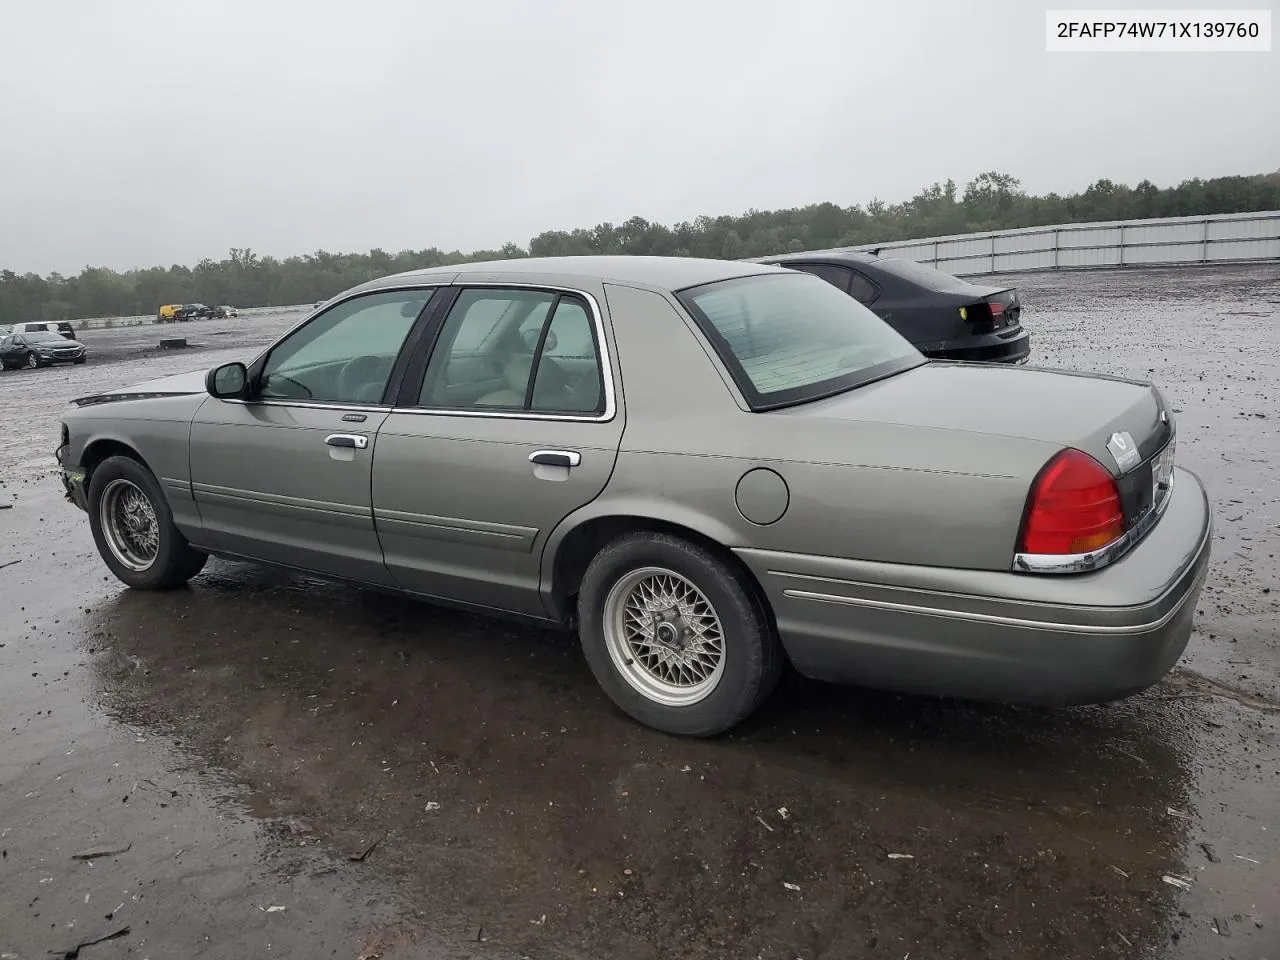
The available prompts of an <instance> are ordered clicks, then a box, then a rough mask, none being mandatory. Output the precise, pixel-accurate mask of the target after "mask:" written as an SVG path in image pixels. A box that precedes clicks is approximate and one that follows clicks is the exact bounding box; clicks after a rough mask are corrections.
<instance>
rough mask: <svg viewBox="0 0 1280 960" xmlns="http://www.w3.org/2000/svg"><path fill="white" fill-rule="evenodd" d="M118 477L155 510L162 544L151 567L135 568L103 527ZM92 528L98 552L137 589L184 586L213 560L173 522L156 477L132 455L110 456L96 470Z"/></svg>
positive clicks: (92, 482) (91, 483)
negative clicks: (106, 500) (107, 495)
mask: <svg viewBox="0 0 1280 960" xmlns="http://www.w3.org/2000/svg"><path fill="white" fill-rule="evenodd" d="M117 480H123V481H127V482H128V483H130V484H132V485H133V486H134V487H136V488H137V489H138V490H139V491H141V492H142V494H143V496H145V497H146V499H147V501H148V503H150V505H151V509H152V511H154V513H155V519H156V526H157V527H158V534H159V536H158V540H159V543H158V545H157V548H156V551H155V557H154V559H153V560H152V561H151V564H150V566H148V567H147V568H146V569H143V570H135V569H133V568H131V567H129V566H127V565H126V564H124V563H122V562H121V561H120V559H119V558H117V557H116V555H115V553H114V552H113V551H112V549H111V546H110V545H109V543H108V540H107V537H108V534H107V532H106V531H105V530H104V529H103V519H102V498H103V494H104V492H105V491H106V490H107V488H108V487H110V486H111V485H112V483H113V482H114V481H117ZM89 527H90V529H91V530H92V531H93V542H94V543H95V544H97V547H98V553H99V554H100V555H101V556H102V559H103V560H104V561H105V562H106V564H107V566H108V567H110V568H111V572H112V573H114V574H115V575H116V577H117V579H119V580H120V581H121V582H122V583H125V584H127V585H128V586H130V587H133V588H134V589H136V590H168V589H171V588H173V587H179V586H182V584H184V583H186V582H187V581H188V580H190V579H191V578H192V577H194V576H195V575H196V574H198V573H199V572H200V571H201V570H202V569H204V565H205V563H206V561H208V559H209V558H208V556H207V555H206V554H203V553H201V552H200V551H198V550H194V549H192V547H191V545H190V544H188V543H187V539H186V537H184V536H183V535H182V534H181V533H180V532H179V531H178V528H177V527H175V526H174V525H173V513H172V511H170V509H169V503H168V501H167V500H165V497H164V494H163V492H162V491H161V490H160V484H159V483H158V482H157V481H156V478H155V476H154V475H153V474H152V473H151V471H150V470H148V469H147V468H146V467H144V466H143V465H142V464H140V463H139V462H138V461H137V460H133V459H131V458H129V457H121V456H116V457H108V458H107V459H106V460H104V461H102V463H100V464H98V466H97V468H96V469H95V470H94V471H93V477H92V479H91V480H90V481H89Z"/></svg>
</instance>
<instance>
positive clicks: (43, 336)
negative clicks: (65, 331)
mask: <svg viewBox="0 0 1280 960" xmlns="http://www.w3.org/2000/svg"><path fill="white" fill-rule="evenodd" d="M23 336H25V337H26V339H27V343H66V342H67V341H66V339H65V338H63V337H60V336H58V335H57V334H56V333H47V332H46V333H27V334H23Z"/></svg>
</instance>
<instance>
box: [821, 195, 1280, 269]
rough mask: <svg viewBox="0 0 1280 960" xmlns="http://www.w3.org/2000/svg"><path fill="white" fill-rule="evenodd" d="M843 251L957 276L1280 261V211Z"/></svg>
mask: <svg viewBox="0 0 1280 960" xmlns="http://www.w3.org/2000/svg"><path fill="white" fill-rule="evenodd" d="M841 249H842V250H863V251H876V252H878V253H879V254H881V255H883V256H892V257H901V258H902V259H904V260H916V261H918V262H920V263H927V264H929V265H931V266H935V267H937V268H938V269H939V270H945V271H946V272H947V273H952V274H956V275H957V276H966V275H973V274H983V273H1016V272H1019V271H1024V270H1062V269H1069V268H1083V267H1094V268H1097V267H1130V266H1133V267H1136V266H1159V265H1165V264H1198V263H1240V262H1252V261H1259V260H1280V210H1271V211H1267V212H1264V213H1226V214H1219V215H1215V216H1207V217H1168V218H1165V219H1159V220H1116V221H1111V222H1108V223H1070V224H1061V225H1059V226H1052V227H1028V228H1025V229H1021V230H996V231H993V232H991V233H970V234H965V235H963V236H953V237H929V238H927V239H924V240H902V241H899V242H897V243H883V244H875V243H869V244H863V245H861V246H856V247H842V248H841Z"/></svg>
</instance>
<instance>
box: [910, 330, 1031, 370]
mask: <svg viewBox="0 0 1280 960" xmlns="http://www.w3.org/2000/svg"><path fill="white" fill-rule="evenodd" d="M919 349H920V352H921V353H923V354H924V355H925V356H926V357H929V358H930V359H931V360H960V361H968V362H970V363H1026V362H1027V360H1028V359H1030V357H1031V332H1030V331H1028V330H1023V331H1021V332H1020V333H1018V334H1017V335H1015V336H1012V337H1008V338H1002V337H1001V336H1000V335H999V334H995V333H991V334H987V335H985V336H982V337H968V338H965V339H963V340H948V341H943V342H940V343H926V344H922V345H920V347H919Z"/></svg>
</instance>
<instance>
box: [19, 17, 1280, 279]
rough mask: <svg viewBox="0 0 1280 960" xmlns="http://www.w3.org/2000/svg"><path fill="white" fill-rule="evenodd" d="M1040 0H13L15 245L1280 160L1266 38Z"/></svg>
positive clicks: (848, 199) (80, 250) (522, 223)
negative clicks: (1105, 18)
mask: <svg viewBox="0 0 1280 960" xmlns="http://www.w3.org/2000/svg"><path fill="white" fill-rule="evenodd" d="M1129 2H1130V3H1134V2H1135V0H1129ZM1273 3H1274V0H1267V2H1266V3H1265V4H1264V3H1257V2H1255V3H1253V4H1252V6H1254V7H1263V6H1269V5H1273ZM1046 5H1047V4H1043V3H1040V4H1037V3H1028V2H1026V0H975V2H962V0H933V2H911V0H893V2H892V3H883V2H878V3H871V2H855V0H805V2H803V3H800V2H797V3H783V2H779V0H768V2H756V0H680V2H668V0H646V2H643V3H626V4H624V3H621V2H618V0H590V2H588V0H582V2H570V0H488V2H485V3H480V2H472V3H458V2H444V0H361V2H353V0H340V2H339V0H305V2H304V0H253V2H249V0H216V2H202V3H198V4H197V3H195V2H187V0H109V2H104V0H58V2H48V3H36V2H25V0H0V268H5V267H7V268H9V269H14V270H18V271H26V270H35V271H37V272H41V273H46V272H48V271H51V270H58V271H61V272H63V273H74V272H77V271H78V270H79V269H81V268H82V267H83V266H85V265H86V264H92V265H103V266H110V267H114V268H118V269H122V268H129V267H134V266H151V265H155V264H165V265H168V264H171V263H194V262H195V261H197V260H198V259H200V258H201V257H206V256H208V257H214V258H220V257H223V256H225V255H226V253H227V250H228V248H229V247H232V246H238V247H242V246H248V247H251V248H253V249H254V250H256V251H258V252H259V253H263V254H273V255H276V256H287V255H290V254H296V253H303V252H308V251H314V250H316V249H321V248H323V249H327V250H331V251H350V250H359V251H364V250H368V249H370V248H372V247H382V248H384V249H386V250H391V251H395V250H400V249H404V248H414V249H419V248H423V247H428V246H438V247H441V248H444V249H454V248H460V249H463V250H471V249H474V248H477V247H488V246H498V245H500V244H501V243H503V242H504V241H507V240H514V241H516V242H518V243H520V244H522V245H523V244H525V243H527V242H528V240H529V238H530V237H531V236H533V235H534V234H537V233H539V232H541V231H543V230H547V229H571V228H573V227H578V226H591V225H593V224H595V223H597V222H600V221H603V220H610V221H613V222H620V221H622V220H625V219H627V218H628V217H631V216H634V215H640V216H643V217H646V218H648V219H650V220H657V221H661V222H665V223H674V222H676V221H679V220H682V219H691V218H693V217H695V216H697V215H699V214H703V213H706V214H720V213H740V212H742V211H744V210H746V209H748V208H750V207H756V208H762V209H769V208H775V207H782V206H794V205H799V204H805V203H811V202H817V201H824V200H830V201H834V202H836V203H839V204H841V205H848V204H852V203H865V202H866V201H868V200H870V199H872V198H873V197H880V198H882V199H885V200H888V201H895V200H902V199H906V198H909V197H910V196H911V195H912V194H914V193H915V192H916V191H917V190H918V189H919V188H920V187H922V186H924V185H926V184H928V183H931V182H933V181H935V180H938V181H941V180H945V179H946V178H947V177H952V178H954V179H955V180H956V181H957V182H958V183H959V184H960V185H961V186H963V184H964V183H965V181H966V180H967V179H969V178H970V177H972V176H973V175H974V174H976V173H979V172H981V171H983V170H989V169H996V170H1001V171H1004V172H1009V173H1012V174H1014V175H1015V176H1018V177H1020V178H1021V179H1022V181H1023V185H1024V187H1025V188H1026V189H1027V190H1029V191H1033V192H1044V191H1049V190H1056V191H1059V192H1067V191H1074V190H1079V189H1082V188H1084V187H1085V186H1086V185H1088V184H1089V183H1090V182H1092V181H1093V180H1095V179H1097V178H1099V177H1110V178H1111V179H1113V180H1117V181H1123V182H1127V183H1130V184H1133V183H1136V182H1137V181H1139V180H1141V179H1142V178H1144V177H1147V178H1150V179H1151V180H1153V181H1155V182H1156V183H1158V184H1160V185H1162V186H1164V185H1170V184H1174V183H1177V182H1178V181H1180V180H1182V179H1184V178H1187V177H1193V176H1200V177H1212V176H1221V175H1226V174H1237V173H1257V172H1264V171H1269V170H1275V169H1277V168H1280V52H1272V53H1269V54H1267V53H1260V54H1141V55H1138V54H1134V55H1125V54H1118V55H1117V54H1111V55H1096V54H1095V55H1077V54H1048V53H1046V52H1045V51H1044V9H1045V6H1046ZM1052 5H1053V6H1055V7H1066V6H1072V4H1070V3H1068V2H1059V3H1054V4H1052ZM1211 5H1213V4H1212V0H1199V6H1201V7H1205V6H1211ZM1232 5H1233V4H1230V3H1227V4H1219V6H1222V7H1228V6H1232ZM1235 5H1236V6H1240V5H1243V4H1235ZM1075 6H1094V7H1105V6H1108V4H1106V3H1105V2H1104V0H1095V2H1093V3H1092V4H1075ZM1115 6H1122V5H1115Z"/></svg>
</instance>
